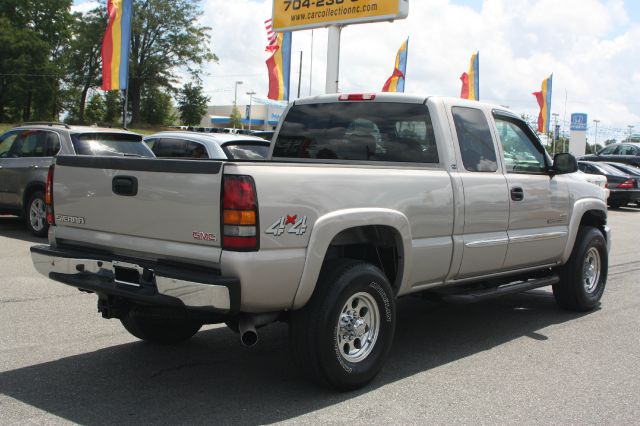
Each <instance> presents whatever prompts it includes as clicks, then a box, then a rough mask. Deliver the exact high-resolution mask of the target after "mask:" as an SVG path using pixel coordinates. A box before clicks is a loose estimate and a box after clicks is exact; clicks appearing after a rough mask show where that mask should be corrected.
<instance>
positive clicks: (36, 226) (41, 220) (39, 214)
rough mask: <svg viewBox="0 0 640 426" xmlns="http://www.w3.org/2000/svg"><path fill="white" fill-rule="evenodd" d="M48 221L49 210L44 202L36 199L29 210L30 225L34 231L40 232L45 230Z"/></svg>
mask: <svg viewBox="0 0 640 426" xmlns="http://www.w3.org/2000/svg"><path fill="white" fill-rule="evenodd" d="M46 219H47V208H46V206H45V205H44V201H43V200H41V199H40V198H36V199H35V200H33V202H32V203H31V207H30V208H29V223H30V224H31V227H32V228H33V230H34V231H36V232H40V231H42V230H43V229H44V226H45V223H46Z"/></svg>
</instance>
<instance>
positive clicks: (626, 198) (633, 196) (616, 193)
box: [607, 188, 640, 203]
mask: <svg viewBox="0 0 640 426" xmlns="http://www.w3.org/2000/svg"><path fill="white" fill-rule="evenodd" d="M638 200H640V189H615V188H612V189H610V193H609V198H608V199H607V201H608V202H612V201H613V202H623V203H624V202H626V203H634V202H636V201H638Z"/></svg>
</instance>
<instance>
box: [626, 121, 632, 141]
mask: <svg viewBox="0 0 640 426" xmlns="http://www.w3.org/2000/svg"><path fill="white" fill-rule="evenodd" d="M627 128H628V129H629V137H628V138H627V142H630V141H631V135H633V126H632V125H631V124H630V125H628V126H627Z"/></svg>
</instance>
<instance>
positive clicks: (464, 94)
mask: <svg viewBox="0 0 640 426" xmlns="http://www.w3.org/2000/svg"><path fill="white" fill-rule="evenodd" d="M460 80H461V81H462V89H461V90H460V97H461V98H462V99H469V74H467V73H466V72H463V73H462V75H461V76H460Z"/></svg>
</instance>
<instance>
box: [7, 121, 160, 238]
mask: <svg viewBox="0 0 640 426" xmlns="http://www.w3.org/2000/svg"><path fill="white" fill-rule="evenodd" d="M141 141H142V136H140V135H138V134H135V133H131V132H128V131H125V130H118V129H108V128H98V127H80V126H69V125H67V124H62V123H25V124H23V125H20V126H18V127H15V128H13V129H11V130H9V131H8V132H6V133H4V134H2V135H1V136H0V213H3V214H15V215H18V216H22V217H24V218H25V219H26V222H27V227H28V228H29V231H31V233H32V234H33V235H36V236H38V237H44V236H46V235H47V230H48V228H49V226H48V224H47V218H46V206H45V197H44V193H45V184H46V181H47V172H48V170H49V166H50V165H51V163H52V162H53V158H54V157H55V156H56V155H58V154H61V155H109V156H114V155H115V156H136V157H153V153H152V152H151V151H150V150H149V149H148V148H147V147H146V145H144V144H143V143H142V142H141Z"/></svg>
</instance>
